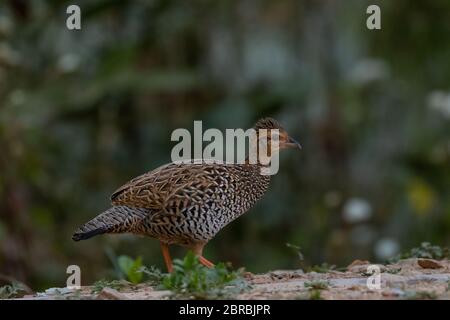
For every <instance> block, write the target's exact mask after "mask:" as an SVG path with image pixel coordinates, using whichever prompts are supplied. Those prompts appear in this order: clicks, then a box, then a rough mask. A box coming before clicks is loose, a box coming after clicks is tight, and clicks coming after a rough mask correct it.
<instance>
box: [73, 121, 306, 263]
mask: <svg viewBox="0 0 450 320" xmlns="http://www.w3.org/2000/svg"><path fill="white" fill-rule="evenodd" d="M255 128H257V129H262V128H265V129H279V130H280V149H281V148H283V146H284V147H285V148H286V147H294V146H299V145H298V143H296V142H295V141H294V140H292V139H291V138H290V137H289V136H288V135H287V133H286V132H285V131H284V129H283V128H281V126H280V125H279V124H278V122H276V120H273V119H270V118H266V119H262V120H260V121H258V122H257V124H256V125H255ZM269 182H270V176H268V175H262V174H261V165H260V164H248V163H245V164H226V163H211V162H203V163H184V164H181V163H169V164H166V165H164V166H161V167H159V168H157V169H155V170H153V171H150V172H148V173H146V174H143V175H141V176H139V177H136V178H134V179H133V180H131V181H129V182H128V183H126V184H125V185H123V186H122V187H120V188H119V189H118V190H117V191H115V192H114V193H113V195H112V196H111V201H112V204H113V207H112V208H110V209H108V210H106V211H105V212H103V213H102V214H100V215H99V216H97V217H96V218H94V219H92V220H91V221H89V222H88V223H86V224H85V225H83V226H82V227H81V228H79V229H78V230H77V231H76V232H75V234H74V235H73V239H74V240H75V241H78V240H84V239H88V238H90V237H92V236H94V235H97V234H103V233H126V232H128V233H133V234H139V235H146V236H150V237H153V238H156V239H158V240H159V241H160V242H161V244H162V247H163V254H164V257H165V260H166V263H167V264H168V268H169V270H171V266H170V265H169V264H170V257H169V256H168V252H167V245H170V244H177V245H182V246H186V247H188V248H191V249H192V250H194V252H196V253H197V254H198V255H200V256H201V254H202V249H203V246H204V245H205V244H206V243H207V242H208V241H209V240H211V239H212V238H213V237H214V236H215V235H216V234H217V232H219V231H220V230H221V229H222V228H223V227H224V226H226V225H227V224H228V223H230V222H231V221H233V220H234V219H236V218H237V217H239V216H240V215H242V214H243V213H245V212H247V211H248V210H249V209H250V208H251V207H252V206H253V205H254V204H255V203H256V202H257V201H258V200H259V199H260V198H261V197H262V196H263V194H264V193H265V192H266V190H267V188H268V186H269ZM201 258H202V259H203V260H201V262H203V263H204V264H205V265H208V266H211V265H212V264H211V263H210V262H209V261H207V260H206V259H204V258H203V257H201Z"/></svg>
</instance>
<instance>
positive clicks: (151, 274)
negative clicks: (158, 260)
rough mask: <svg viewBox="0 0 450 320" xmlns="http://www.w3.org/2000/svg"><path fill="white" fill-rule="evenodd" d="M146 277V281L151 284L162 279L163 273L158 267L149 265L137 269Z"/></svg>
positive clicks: (158, 282)
mask: <svg viewBox="0 0 450 320" xmlns="http://www.w3.org/2000/svg"><path fill="white" fill-rule="evenodd" d="M138 271H139V272H142V273H143V274H144V275H146V277H147V281H148V282H149V283H151V284H160V283H161V281H162V280H163V279H164V274H163V273H162V272H161V270H159V269H158V268H156V267H154V266H151V267H150V268H148V267H146V266H143V267H141V268H140V269H139V270H138Z"/></svg>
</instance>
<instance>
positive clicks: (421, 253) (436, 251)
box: [388, 242, 450, 263]
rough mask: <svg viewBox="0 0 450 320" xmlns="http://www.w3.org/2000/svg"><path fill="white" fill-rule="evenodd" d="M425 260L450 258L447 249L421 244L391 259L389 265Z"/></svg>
mask: <svg viewBox="0 0 450 320" xmlns="http://www.w3.org/2000/svg"><path fill="white" fill-rule="evenodd" d="M408 258H425V259H436V260H442V259H448V258H450V249H449V248H447V247H440V246H434V245H432V244H431V243H429V242H422V243H421V244H420V246H419V247H416V248H412V249H411V250H410V251H408V252H404V253H401V254H399V255H397V256H395V257H393V258H392V259H390V260H389V261H388V262H389V263H395V262H397V261H399V260H401V259H408Z"/></svg>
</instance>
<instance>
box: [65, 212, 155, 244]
mask: <svg viewBox="0 0 450 320" xmlns="http://www.w3.org/2000/svg"><path fill="white" fill-rule="evenodd" d="M149 213H150V209H144V208H131V207H126V206H117V207H112V208H109V209H108V210H106V211H104V212H103V213H101V214H99V215H98V216H96V217H95V218H94V219H92V220H90V221H89V222H87V223H85V224H84V225H82V226H81V227H80V228H78V230H77V231H75V233H74V234H73V236H72V239H73V240H74V241H80V240H86V239H89V238H92V237H94V236H96V235H99V234H104V233H125V232H133V231H135V229H136V227H137V225H139V223H141V222H142V220H144V219H145V218H146V217H148V215H149Z"/></svg>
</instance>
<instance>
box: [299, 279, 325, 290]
mask: <svg viewBox="0 0 450 320" xmlns="http://www.w3.org/2000/svg"><path fill="white" fill-rule="evenodd" d="M329 286H330V283H329V282H328V281H325V280H313V281H306V282H305V288H309V289H310V290H325V289H328V287H329Z"/></svg>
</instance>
